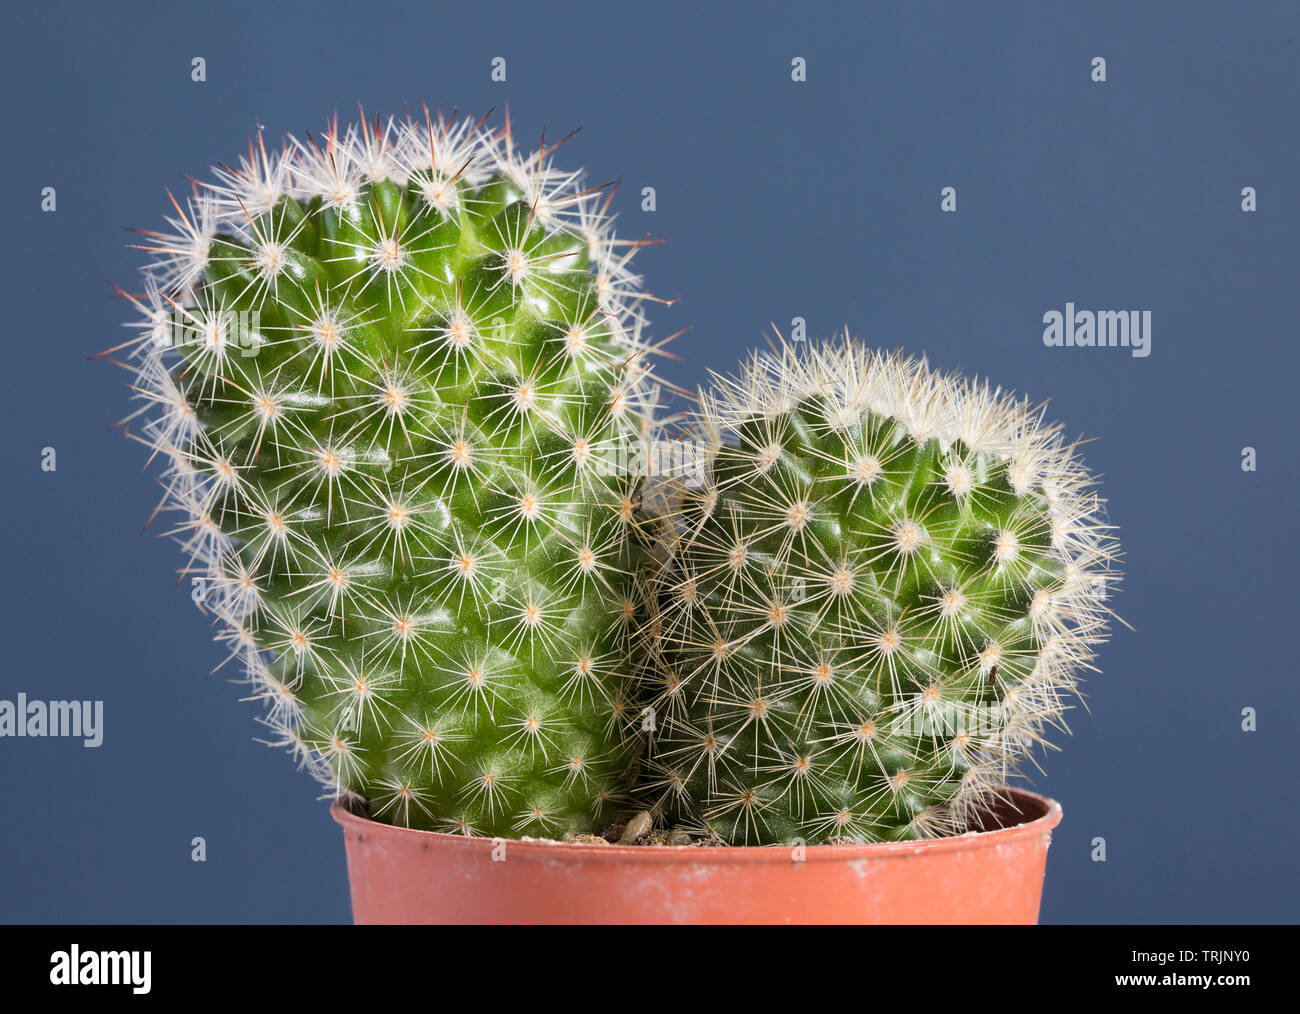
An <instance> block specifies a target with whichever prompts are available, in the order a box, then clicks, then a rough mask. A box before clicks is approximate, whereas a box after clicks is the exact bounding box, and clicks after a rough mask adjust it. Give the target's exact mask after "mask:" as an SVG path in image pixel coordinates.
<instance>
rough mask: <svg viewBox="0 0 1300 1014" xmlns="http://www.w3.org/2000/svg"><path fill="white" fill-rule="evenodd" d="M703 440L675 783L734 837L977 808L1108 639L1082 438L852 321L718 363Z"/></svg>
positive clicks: (939, 827) (847, 834)
mask: <svg viewBox="0 0 1300 1014" xmlns="http://www.w3.org/2000/svg"><path fill="white" fill-rule="evenodd" d="M694 436H695V437H696V439H697V440H698V442H699V444H700V447H701V461H700V465H701V470H700V472H699V473H697V474H695V475H693V476H692V475H690V473H687V475H686V476H684V477H681V476H679V477H678V478H676V479H674V480H670V483H671V488H670V489H668V490H667V491H666V492H665V491H661V492H664V493H665V495H666V497H667V499H669V500H670V501H672V502H674V503H675V504H676V510H675V512H674V513H672V514H670V515H669V517H668V520H667V521H666V522H665V524H664V525H663V545H664V547H665V550H666V557H667V562H666V565H665V566H664V567H663V569H662V571H661V573H660V575H659V577H658V580H657V596H656V597H657V603H658V607H657V610H656V611H655V613H654V615H653V616H652V617H651V620H650V623H649V625H648V627H647V633H648V635H649V639H650V640H651V641H653V642H654V644H655V645H656V651H657V671H656V673H655V675H654V677H653V682H654V683H655V684H656V698H657V699H656V709H657V711H658V721H657V725H658V729H657V736H656V742H655V751H656V759H655V762H654V765H655V769H656V771H657V782H656V784H657V786H658V791H659V799H660V801H661V803H662V804H663V805H665V806H666V807H667V808H669V809H670V810H671V811H673V812H674V813H675V814H676V816H677V819H679V820H681V821H686V822H689V823H693V824H695V825H697V826H700V827H702V828H704V829H706V830H708V831H709V832H711V833H713V834H715V835H717V836H719V837H721V838H723V839H725V840H727V841H729V842H733V843H735V844H758V843H764V844H770V843H778V842H789V841H794V840H803V841H807V842H822V841H855V842H867V841H876V840H897V839H912V838H923V837H932V836H938V835H942V834H951V833H957V832H961V831H963V830H965V829H966V828H967V826H968V822H969V821H970V819H971V817H972V815H973V814H974V813H975V812H976V811H977V810H978V808H979V807H981V806H982V805H984V804H986V803H987V802H988V801H989V796H990V794H991V793H993V792H995V791H996V790H997V788H998V787H999V786H1000V785H1002V784H1003V783H1004V782H1005V780H1006V778H1007V777H1008V776H1009V775H1010V774H1011V773H1013V771H1014V770H1015V768H1016V765H1017V762H1019V761H1021V760H1022V759H1023V758H1024V757H1026V756H1027V755H1028V753H1029V752H1030V750H1031V748H1032V747H1033V746H1034V745H1035V744H1037V743H1039V742H1041V741H1042V737H1043V734H1044V731H1045V729H1046V727H1048V726H1058V725H1061V724H1062V715H1063V711H1064V709H1065V707H1066V706H1067V702H1068V700H1069V699H1070V697H1071V692H1072V691H1073V690H1074V689H1075V684H1076V676H1077V673H1078V671H1079V669H1080V668H1082V667H1086V666H1088V664H1089V662H1090V661H1091V660H1092V658H1093V648H1094V646H1095V645H1096V644H1097V643H1098V642H1100V641H1101V640H1103V639H1104V637H1105V635H1106V629H1107V622H1108V619H1109V616H1110V613H1109V609H1108V607H1107V605H1106V602H1105V594H1106V592H1105V589H1106V588H1107V586H1108V585H1111V584H1113V582H1114V580H1115V576H1116V575H1115V571H1114V563H1115V561H1116V558H1117V546H1116V543H1115V540H1114V538H1113V535H1112V533H1111V530H1110V526H1109V525H1108V524H1106V522H1105V519H1104V510H1103V506H1102V501H1101V500H1100V499H1099V498H1098V497H1097V496H1096V495H1095V493H1094V492H1093V491H1092V486H1093V479H1092V478H1091V476H1090V475H1089V473H1088V472H1087V471H1086V470H1085V469H1084V467H1083V466H1082V464H1081V463H1080V461H1079V458H1078V456H1077V453H1076V452H1077V447H1076V445H1075V444H1071V443H1067V442H1066V441H1065V440H1064V439H1063V438H1062V435H1061V429H1060V427H1059V426H1055V425H1049V424H1047V423H1045V422H1044V421H1043V418H1042V413H1041V410H1040V409H1035V408H1033V407H1031V406H1030V405H1029V404H1028V403H1027V402H1025V401H1023V400H1017V399H1015V398H1013V397H1012V396H1011V395H1009V394H1004V393H1003V392H1002V391H1001V390H999V389H993V388H990V387H989V386H988V385H987V384H985V383H978V382H974V381H969V380H963V379H960V378H958V377H956V376H946V375H943V374H940V373H937V372H935V371H933V370H931V369H930V368H929V367H928V366H927V364H926V363H925V362H924V361H918V360H916V359H908V358H904V357H902V356H901V355H898V354H896V355H883V354H878V353H875V352H871V351H868V350H866V349H864V348H863V347H861V346H860V345H858V344H857V343H855V342H853V341H852V340H851V339H849V337H848V336H847V335H845V337H844V339H843V341H838V342H831V343H826V344H822V345H819V346H817V347H815V348H812V349H810V350H806V351H802V352H801V351H795V350H792V349H790V348H788V347H786V348H783V349H781V350H780V351H779V352H776V353H761V354H758V355H755V356H754V357H753V358H752V359H751V360H749V361H748V363H747V364H746V365H745V367H744V369H743V371H742V372H741V373H740V375H739V377H738V378H735V379H731V378H719V379H718V383H717V385H716V386H715V387H714V389H713V390H712V391H711V392H709V393H706V394H705V395H704V396H703V398H702V402H701V407H700V411H699V421H698V426H697V432H696V433H695V434H694Z"/></svg>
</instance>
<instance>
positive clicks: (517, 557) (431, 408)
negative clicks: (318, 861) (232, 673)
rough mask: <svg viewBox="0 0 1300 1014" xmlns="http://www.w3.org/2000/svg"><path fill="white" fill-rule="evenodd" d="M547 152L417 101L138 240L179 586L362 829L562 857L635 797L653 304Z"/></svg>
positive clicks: (155, 453)
mask: <svg viewBox="0 0 1300 1014" xmlns="http://www.w3.org/2000/svg"><path fill="white" fill-rule="evenodd" d="M554 148H555V145H554V144H552V145H550V146H549V147H548V146H547V145H546V143H545V141H544V140H543V143H542V145H541V147H540V148H539V149H538V150H536V151H531V152H529V151H521V150H519V149H517V148H516V147H515V145H514V142H513V140H512V138H511V134H510V129H509V122H508V120H507V125H506V128H505V129H504V131H498V130H489V129H487V128H484V127H483V125H482V123H478V124H475V123H472V122H469V121H466V120H463V119H461V120H457V119H456V118H455V117H453V118H451V119H447V118H444V117H441V116H437V117H431V116H430V115H429V114H428V112H427V110H426V111H425V114H424V116H423V118H410V117H408V118H406V119H397V120H389V121H387V122H381V121H378V120H376V121H374V122H371V123H367V122H366V121H365V119H364V116H363V118H362V122H361V123H359V124H358V125H356V126H354V127H350V128H346V129H343V130H340V129H339V127H338V124H337V120H336V121H335V122H334V123H333V124H332V125H330V126H329V127H328V129H327V130H326V131H325V133H324V135H323V137H322V138H321V139H320V140H315V139H311V138H309V139H308V140H306V141H297V140H294V139H292V138H290V139H289V140H288V141H287V142H286V144H285V145H284V146H283V147H282V148H281V149H279V150H275V149H272V150H271V151H269V152H268V150H267V148H266V146H265V144H264V143H263V142H262V140H261V138H260V136H259V138H258V140H257V142H256V144H255V145H250V149H249V153H248V155H247V157H245V158H244V159H242V160H241V162H240V164H239V166H238V167H237V168H227V167H224V166H223V167H220V168H218V169H217V170H215V177H216V178H215V179H214V180H213V181H212V182H209V183H205V184H199V185H196V187H195V190H194V194H193V196H192V197H190V198H189V199H188V200H187V201H186V202H185V204H184V206H183V207H182V205H181V203H179V202H177V201H176V200H175V199H173V202H172V203H173V205H174V206H175V211H176V215H175V217H174V218H170V219H169V220H168V229H167V230H166V231H165V232H162V233H146V234H145V236H146V239H145V240H144V241H143V242H142V244H141V245H142V246H143V247H144V248H145V249H147V250H149V251H150V252H151V253H152V254H153V259H152V262H151V263H150V264H149V265H148V266H147V268H146V269H145V272H144V283H145V284H144V293H143V294H141V295H133V296H131V297H130V298H131V299H132V301H133V302H134V304H135V306H136V307H137V308H138V310H139V313H140V319H139V321H138V326H139V335H138V337H137V338H136V339H135V340H134V341H132V342H129V343H127V346H125V348H126V349H127V350H128V355H127V356H126V357H125V358H126V359H127V362H126V363H125V364H124V365H127V366H128V367H129V368H130V369H131V370H132V372H133V374H134V377H133V383H132V387H133V390H134V392H135V397H136V398H137V399H138V400H139V405H138V409H137V411H136V413H134V415H133V416H132V417H130V421H131V422H132V424H133V427H134V428H135V430H136V432H137V434H138V438H139V439H141V440H142V441H143V442H145V443H146V444H147V445H148V446H149V447H150V449H151V456H152V457H156V458H159V459H161V460H162V461H163V462H164V473H163V476H162V482H163V485H164V487H165V491H166V492H165V496H164V499H163V503H162V504H161V505H160V506H161V508H162V510H164V511H165V512H166V513H168V514H170V515H171V516H172V518H173V521H174V527H173V528H172V529H171V531H172V533H173V534H174V536H175V537H176V539H177V540H178V541H179V542H180V543H181V545H182V547H183V549H184V552H185V558H186V561H185V568H184V571H183V575H182V576H183V578H184V579H186V580H187V583H188V581H190V580H192V581H194V582H196V583H195V585H194V587H195V588H196V592H195V594H196V597H198V598H200V599H201V600H202V606H203V608H204V609H206V610H207V611H208V612H210V613H211V614H212V615H213V616H214V618H215V619H216V620H217V621H219V624H220V628H221V630H222V633H221V634H220V635H219V637H220V639H221V640H222V641H224V642H225V644H226V645H227V646H228V648H229V651H230V655H231V658H232V659H234V660H236V661H237V664H238V665H240V666H242V668H243V674H244V675H245V676H246V677H247V679H248V681H249V682H250V683H251V684H252V686H253V687H254V691H253V695H254V696H255V697H257V698H260V699H262V700H263V701H265V702H266V703H267V705H268V711H267V714H266V716H265V721H266V722H267V723H268V724H269V725H270V727H271V728H272V730H273V732H274V736H273V739H274V741H275V742H277V743H279V744H281V745H284V746H286V747H288V748H289V749H290V750H291V751H292V752H293V753H294V754H295V755H296V756H297V758H298V759H299V761H300V762H301V763H302V764H304V765H306V766H308V767H309V768H311V770H312V771H313V772H314V773H315V774H316V775H318V776H319V777H320V778H321V779H322V781H324V782H325V783H327V784H328V785H329V786H330V787H331V790H332V791H333V792H335V793H337V794H340V795H345V796H350V797H353V798H354V799H361V800H365V801H366V802H367V803H368V805H369V812H370V815H371V816H372V817H374V818H376V819H378V820H382V821H386V822H390V823H398V824H405V825H409V826H413V827H420V828H429V829H434V830H444V831H459V832H463V833H467V834H482V835H503V836H517V835H520V834H534V835H545V836H552V837H555V836H561V835H564V834H570V833H574V832H586V831H593V830H598V829H599V828H600V826H601V825H602V823H603V822H605V821H608V820H609V819H610V818H611V817H612V815H613V814H614V812H615V810H616V807H617V805H618V804H619V802H620V800H622V799H623V798H624V796H625V794H626V791H627V788H628V786H627V778H628V777H629V765H630V764H631V762H632V761H633V759H634V755H635V753H636V748H635V744H634V743H633V742H632V741H631V739H630V738H629V736H628V732H627V730H628V728H629V726H630V724H631V719H632V718H634V717H635V716H634V715H633V716H628V717H627V720H625V712H626V711H627V708H628V702H627V692H628V691H627V688H628V681H629V678H630V666H631V662H630V656H629V652H630V651H631V648H632V644H631V637H632V634H633V633H634V632H635V625H636V624H635V622H634V618H635V609H636V582H637V580H638V577H637V575H638V571H639V564H638V562H637V560H638V550H637V546H636V543H635V540H634V539H633V538H631V531H632V526H633V523H634V521H635V514H636V505H637V502H638V501H637V498H638V479H637V476H636V475H635V474H634V473H633V471H632V470H631V469H630V467H624V462H626V461H633V460H635V456H632V455H627V454H626V452H627V450H628V448H629V446H630V445H633V444H634V443H635V441H637V440H638V439H639V438H640V436H641V433H642V431H643V429H644V428H645V426H646V425H647V420H648V419H649V417H650V414H651V411H652V407H653V404H654V402H655V400H656V397H657V395H656V389H655V386H654V384H653V382H652V380H653V378H652V377H651V376H650V374H649V371H648V369H647V367H646V364H645V361H644V353H645V351H646V346H645V344H644V343H643V341H642V338H641V335H642V330H643V326H644V323H645V321H644V318H643V315H642V310H641V307H642V306H643V303H644V300H645V299H646V298H647V297H646V296H645V294H644V293H642V292H641V291H640V289H639V279H638V278H637V277H636V276H635V275H633V274H632V273H631V271H630V269H629V267H628V262H629V260H630V258H631V256H632V254H633V253H634V252H635V250H636V248H637V246H638V244H637V243H629V242H623V241H619V240H618V239H616V237H615V235H614V233H613V231H612V224H611V220H610V217H609V215H608V201H607V200H605V199H604V197H603V195H602V194H601V193H600V192H599V188H598V189H595V190H584V189H582V184H581V180H580V176H579V174H577V173H570V172H564V171H562V170H560V169H558V168H556V167H555V166H554V165H553V163H552V158H551V155H552V152H553V151H554Z"/></svg>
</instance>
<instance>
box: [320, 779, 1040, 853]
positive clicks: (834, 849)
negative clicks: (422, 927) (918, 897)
mask: <svg viewBox="0 0 1300 1014" xmlns="http://www.w3.org/2000/svg"><path fill="white" fill-rule="evenodd" d="M999 795H1000V796H1004V797H1010V799H1011V800H1013V801H1014V805H1015V807H1016V808H1017V809H1019V810H1022V811H1024V812H1025V813H1026V815H1029V814H1033V816H1031V817H1030V818H1029V819H1028V820H1025V821H1024V822H1022V823H1019V824H1012V825H1010V826H1008V827H1000V828H996V829H994V830H991V831H967V832H966V833H965V834H960V835H954V836H952V837H947V838H929V839H923V840H919V841H901V842H876V843H874V844H869V845H805V846H803V861H805V862H830V861H849V862H851V861H853V860H860V859H883V858H890V857H904V856H911V855H916V854H918V853H927V854H936V853H942V852H952V851H957V850H975V849H984V848H991V847H993V846H997V845H1001V844H1004V843H1007V842H1010V841H1016V840H1020V839H1023V838H1034V837H1038V836H1040V835H1048V834H1050V833H1051V830H1052V828H1054V827H1056V825H1057V824H1059V823H1060V822H1061V816H1062V810H1061V804H1060V803H1058V802H1057V801H1056V800H1055V799H1051V798H1049V797H1047V796H1041V795H1039V794H1038V793H1036V792H1029V791H1028V790H1026V789H1018V788H1011V787H1003V788H1001V789H999ZM330 815H331V816H332V817H333V818H334V819H335V820H336V821H337V822H338V823H339V824H340V825H341V826H342V827H343V832H344V835H345V836H346V837H351V835H352V834H356V835H358V838H360V837H361V836H362V835H366V836H374V837H377V838H380V839H384V840H387V841H390V842H395V843H404V844H410V845H414V844H417V843H419V844H421V846H422V848H424V849H426V850H427V849H428V848H430V847H431V846H437V847H438V848H439V849H440V850H448V849H451V850H455V849H460V850H481V849H491V848H494V847H496V844H497V843H498V842H504V843H505V845H506V847H507V848H508V849H509V850H510V851H511V852H512V853H513V854H514V855H515V856H516V857H518V858H523V857H529V856H532V857H536V858H545V859H559V858H561V857H565V858H571V859H573V860H575V861H587V860H603V861H607V862H615V863H629V862H639V863H645V862H650V863H680V862H705V863H724V862H732V863H772V862H781V863H788V862H789V861H790V860H789V854H790V848H791V846H788V845H721V846H717V847H713V848H701V847H700V846H698V845H614V844H610V845H593V844H590V843H587V842H568V841H557V840H553V839H545V838H481V837H474V836H470V835H459V834H446V833H444V832H441V831H422V830H417V829H414V828H406V827H397V826H395V825H392V824H381V823H379V822H378V821H374V820H371V819H369V818H368V817H360V816H358V815H357V814H355V813H352V812H351V811H350V810H348V809H346V808H345V807H344V806H342V805H341V804H340V803H338V802H337V801H336V802H334V803H332V804H331V805H330Z"/></svg>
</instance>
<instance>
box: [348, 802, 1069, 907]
mask: <svg viewBox="0 0 1300 1014" xmlns="http://www.w3.org/2000/svg"><path fill="white" fill-rule="evenodd" d="M1008 795H1009V796H1010V800H1009V802H1008V803H1006V804H1001V805H1000V806H999V807H998V808H997V809H996V810H995V811H992V812H990V813H989V814H988V816H987V817H986V819H985V821H984V826H985V827H987V828H989V830H983V831H972V832H969V833H967V834H965V835H962V836H960V837H957V838H941V839H936V840H933V841H925V842H903V843H887V844H882V845H814V846H809V847H807V848H804V849H802V850H801V851H796V850H793V849H790V848H701V847H698V846H689V845H683V846H665V845H639V846H619V845H586V844H567V843H559V842H541V841H528V842H523V841H503V840H501V839H488V838H466V837H462V836H459V835H448V834H435V833H433V832H430V831H409V830H406V829H404V828H398V827H390V826H388V825H386V824H377V823H375V822H373V821H370V820H367V819H365V818H363V817H358V816H356V815H355V814H352V813H349V812H348V811H347V810H344V809H343V808H342V807H340V806H337V805H335V806H334V808H333V810H332V813H333V816H334V819H335V820H337V821H338V822H339V823H340V824H342V825H343V837H344V841H345V843H346V847H347V857H348V878H349V880H350V881H351V886H352V915H353V918H354V919H355V920H356V922H357V923H552V924H554V923H1034V922H1037V921H1038V904H1039V900H1040V898H1041V896H1042V891H1043V871H1044V867H1045V865H1046V862H1047V846H1048V844H1049V843H1050V841H1051V837H1052V828H1054V827H1055V826H1056V825H1057V824H1058V823H1059V822H1060V820H1061V807H1060V804H1058V803H1057V802H1055V801H1054V800H1051V799H1046V798H1044V797H1043V796H1038V795H1035V794H1033V793H1031V792H1024V791H1021V790H1011V791H1010V792H1009V793H1008Z"/></svg>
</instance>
